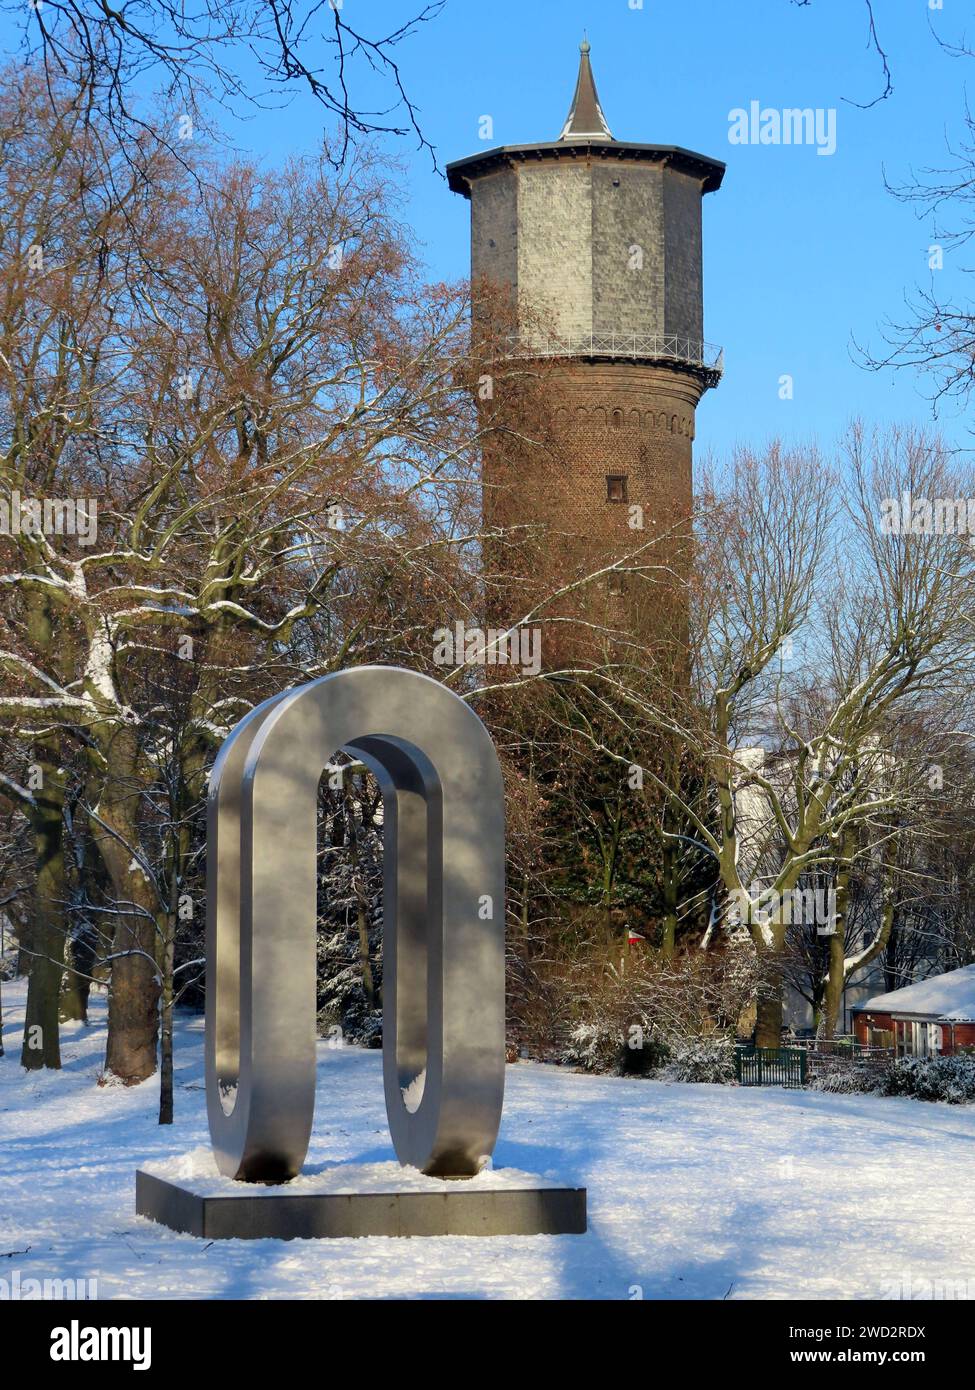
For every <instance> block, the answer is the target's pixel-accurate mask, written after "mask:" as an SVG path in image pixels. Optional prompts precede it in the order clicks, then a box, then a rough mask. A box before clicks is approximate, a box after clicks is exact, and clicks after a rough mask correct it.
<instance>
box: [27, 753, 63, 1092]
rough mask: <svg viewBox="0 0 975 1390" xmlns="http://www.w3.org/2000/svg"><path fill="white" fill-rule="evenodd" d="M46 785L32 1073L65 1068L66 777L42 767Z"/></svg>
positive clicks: (42, 791) (37, 807)
mask: <svg viewBox="0 0 975 1390" xmlns="http://www.w3.org/2000/svg"><path fill="white" fill-rule="evenodd" d="M39 766H40V768H41V775H42V779H43V780H42V785H41V786H40V787H39V788H37V789H36V791H35V792H34V801H35V804H34V807H33V809H32V811H31V822H32V825H33V831H34V849H35V857H36V864H37V881H36V884H35V890H34V920H33V922H32V923H31V928H30V951H31V955H30V976H29V980H28V985H27V1010H26V1014H25V1017H24V1041H23V1047H22V1048H21V1053H20V1062H21V1066H23V1067H26V1068H27V1070H28V1071H37V1070H40V1068H42V1067H52V1068H58V1067H60V1065H61V1039H60V1031H59V1028H58V1001H59V996H60V993H61V976H62V974H63V973H64V967H63V961H64V938H65V916H64V903H65V895H66V892H67V879H66V875H65V866H64V819H63V812H64V774H63V772H62V771H61V769H60V768H59V767H58V766H57V764H56V763H50V762H48V760H47V759H46V758H45V759H44V760H43V761H42V762H39Z"/></svg>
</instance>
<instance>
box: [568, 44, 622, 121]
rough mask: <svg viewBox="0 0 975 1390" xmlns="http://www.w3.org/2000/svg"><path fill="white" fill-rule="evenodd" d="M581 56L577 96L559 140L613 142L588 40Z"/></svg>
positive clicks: (583, 46)
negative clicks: (601, 103) (594, 73)
mask: <svg viewBox="0 0 975 1390" xmlns="http://www.w3.org/2000/svg"><path fill="white" fill-rule="evenodd" d="M579 54H580V57H579V76H578V77H577V78H576V91H575V96H574V97H573V98H572V105H571V106H570V107H569V114H568V116H567V117H566V119H565V125H564V126H563V127H562V134H561V135H560V136H559V139H560V140H578V139H580V138H582V139H586V140H612V138H613V132H612V131H611V130H610V128H609V123H608V122H607V120H606V117H605V116H604V115H603V108H602V107H601V106H600V104H599V97H598V96H597V95H596V82H595V79H594V78H593V75H592V67H591V66H590V63H589V41H588V39H583V41H582V43H581V44H580V45H579Z"/></svg>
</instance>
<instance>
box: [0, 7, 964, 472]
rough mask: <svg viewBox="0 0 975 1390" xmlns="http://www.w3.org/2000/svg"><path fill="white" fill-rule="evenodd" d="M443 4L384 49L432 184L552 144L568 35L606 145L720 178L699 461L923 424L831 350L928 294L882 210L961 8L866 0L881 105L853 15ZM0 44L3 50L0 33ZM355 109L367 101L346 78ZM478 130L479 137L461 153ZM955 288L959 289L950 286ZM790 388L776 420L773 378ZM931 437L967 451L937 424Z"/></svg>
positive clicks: (959, 428)
mask: <svg viewBox="0 0 975 1390" xmlns="http://www.w3.org/2000/svg"><path fill="white" fill-rule="evenodd" d="M636 3H637V0H447V4H446V6H445V7H444V9H443V11H442V13H441V14H440V15H439V17H437V18H436V19H435V20H434V21H433V22H431V23H430V24H428V25H424V26H423V27H422V28H421V30H420V31H419V33H418V34H417V35H416V37H414V38H412V39H411V40H409V41H408V42H406V43H405V44H404V45H402V47H401V48H400V50H399V59H400V62H401V66H402V71H403V77H404V82H405V85H406V87H407V89H408V91H409V92H410V94H411V96H412V97H413V99H414V101H415V103H416V104H417V106H418V107H419V108H420V119H421V122H422V125H423V129H424V133H425V134H426V136H427V138H428V139H429V140H430V141H431V142H432V143H433V144H434V145H435V147H436V149H437V154H438V158H439V160H440V162H441V164H442V165H443V164H445V163H446V162H448V161H449V160H451V159H456V158H459V157H461V156H463V155H467V154H472V153H476V152H477V151H479V150H483V149H485V148H488V147H490V145H491V144H515V143H520V142H528V141H533V140H551V139H554V138H556V137H557V135H558V133H559V130H560V128H561V124H562V121H563V119H564V117H565V114H566V111H567V109H568V106H569V102H570V99H571V96H572V90H573V86H574V83H575V75H576V67H577V63H578V44H579V40H580V38H581V36H582V33H583V30H584V29H585V30H587V31H588V35H589V39H590V41H591V43H592V62H593V69H594V72H595V76H596V81H597V85H598V88H599V93H600V97H601V100H602V104H603V108H604V110H605V112H606V115H607V118H608V120H609V123H610V125H611V127H612V130H613V133H614V135H616V136H617V138H620V139H627V140H635V141H648V142H653V143H661V144H677V145H684V146H687V147H689V148H691V149H695V150H700V151H701V152H703V153H705V154H708V155H711V156H713V157H715V158H718V159H722V160H724V161H725V162H726V163H727V165H728V172H727V174H726V176H725V183H724V186H723V188H722V189H721V190H720V191H719V192H718V193H716V194H711V195H709V196H708V197H707V198H706V200H705V334H706V337H707V338H708V339H709V340H710V341H712V342H715V343H720V344H721V345H723V346H724V348H725V353H726V375H725V378H724V380H723V382H722V383H721V385H720V387H719V388H718V389H717V391H714V392H710V393H708V395H707V397H706V398H705V400H704V402H703V403H702V405H701V407H700V409H699V411H698V449H699V450H700V449H702V448H703V449H713V450H714V451H715V452H716V453H718V454H719V455H720V454H724V453H726V451H727V450H728V449H730V448H731V447H732V446H733V445H734V444H735V443H736V442H739V441H740V442H751V443H759V442H761V441H762V440H764V439H766V438H768V437H769V436H772V435H780V436H782V437H784V438H787V439H789V440H797V441H799V440H810V441H811V440H817V441H818V442H819V443H820V444H821V445H823V446H826V447H829V446H830V445H831V444H832V443H833V442H834V441H835V439H836V438H837V436H838V435H839V434H840V433H841V432H842V430H843V428H844V426H845V424H846V422H847V421H848V420H849V419H850V418H852V417H853V416H855V415H859V416H861V417H862V418H864V419H865V420H866V421H868V422H872V421H877V422H887V421H893V420H898V421H915V422H928V421H930V419H931V408H930V404H929V402H928V400H927V397H926V391H927V390H928V389H929V388H928V387H927V386H926V384H925V382H924V381H922V380H920V379H919V378H918V377H916V376H915V375H913V374H911V373H908V372H902V373H899V374H897V375H894V374H892V373H889V372H887V373H883V374H877V373H873V372H869V371H866V370H864V369H863V368H862V367H860V366H858V365H857V364H856V362H855V361H854V360H853V354H852V340H853V339H856V340H858V341H859V342H862V343H867V344H872V345H874V346H878V347H879V346H880V342H881V339H880V332H881V327H882V324H883V321H884V319H885V318H887V317H889V316H892V317H894V318H897V317H898V316H901V317H903V315H904V297H905V295H909V294H910V293H911V291H912V290H913V289H914V288H916V287H919V286H923V287H929V288H930V287H931V285H932V283H933V281H932V272H931V271H930V270H929V269H928V247H929V245H930V244H931V241H932V239H933V238H932V235H931V232H930V229H929V227H928V225H927V224H926V222H924V221H919V220H918V218H917V216H916V215H915V212H914V210H913V209H912V208H910V207H907V206H904V205H901V204H899V203H897V202H896V201H895V200H894V199H893V198H892V197H891V196H890V194H888V193H887V192H886V191H885V188H884V181H883V179H884V171H885V170H886V172H887V175H888V177H889V178H890V179H891V180H892V181H894V182H897V181H899V180H901V179H904V178H906V177H908V176H909V174H910V171H911V169H912V167H913V168H915V169H922V168H925V167H930V166H933V165H934V166H937V165H942V166H943V165H945V164H946V163H947V162H948V156H947V151H946V143H945V142H946V138H947V137H950V136H955V137H957V136H959V135H960V134H961V130H962V119H963V115H964V107H965V83H966V80H967V79H968V78H969V75H970V74H971V75H972V77H975V61H973V60H968V61H967V62H966V60H964V59H953V58H951V57H949V56H948V55H946V54H945V53H944V52H943V51H942V50H941V49H940V48H939V46H938V45H937V43H936V42H935V40H934V38H933V37H932V35H931V33H930V31H929V27H928V25H929V20H930V21H931V22H932V23H933V24H934V26H935V27H936V29H937V30H938V32H939V33H941V34H942V35H944V36H945V37H946V38H950V39H957V38H958V37H959V36H960V34H961V33H962V32H963V31H964V29H965V28H966V26H969V27H971V28H972V31H973V33H975V24H973V21H975V5H973V4H971V3H961V0H944V9H943V10H940V11H938V10H934V11H932V10H930V9H929V5H928V0H874V10H875V13H876V18H877V27H878V32H879V35H880V39H881V41H882V43H883V46H884V48H885V49H886V51H887V53H888V55H889V60H890V65H891V70H892V76H893V84H894V90H893V94H892V95H891V96H890V97H889V98H888V99H887V100H885V101H882V102H880V103H879V104H877V105H875V106H874V107H873V108H872V109H870V110H858V109H857V108H856V107H855V106H853V105H851V104H849V102H848V101H844V98H850V99H852V100H854V101H861V102H867V101H870V100H872V99H873V98H874V97H875V96H877V95H878V94H879V93H880V92H881V91H882V89H883V76H882V70H881V64H880V60H879V58H878V56H877V54H876V53H875V52H874V51H872V50H871V49H870V48H869V46H868V31H867V11H866V6H865V4H864V3H862V0H812V3H811V4H809V5H808V6H805V7H798V6H796V5H795V4H792V3H790V0H747V3H744V0H742V2H741V3H731V2H730V0H643V4H642V8H641V7H638V8H632V6H633V5H636ZM418 7H419V6H418V4H417V0H344V14H345V16H346V17H347V19H348V20H349V22H350V23H351V22H355V23H361V25H362V27H363V28H364V29H366V30H367V31H368V32H370V33H371V34H372V33H375V32H376V31H378V30H379V29H381V28H383V27H384V26H388V27H390V28H392V27H395V26H396V25H397V24H398V23H400V22H402V20H403V18H404V17H405V16H406V15H407V13H409V12H412V10H413V9H414V8H418ZM4 23H5V24H6V25H7V26H8V27H7V28H6V31H5V32H3V31H0V38H2V40H3V46H4V47H6V48H8V49H9V48H11V47H12V45H13V34H12V31H11V29H10V28H9V23H10V21H9V20H5V21H4ZM360 84H361V85H360V87H359V89H358V90H359V92H360V101H362V100H363V97H365V99H366V100H368V99H369V98H370V97H371V96H372V95H373V94H374V95H375V101H376V104H379V103H380V102H381V100H382V99H383V97H384V94H385V89H380V88H379V87H378V86H377V85H376V84H375V82H374V80H373V79H372V78H371V77H370V76H369V75H368V74H365V75H363V74H360ZM753 100H754V101H759V102H760V103H761V104H762V106H763V107H778V108H782V107H806V106H811V107H814V108H817V107H822V108H835V109H836V123H837V124H836V131H837V149H836V152H835V154H833V155H831V156H827V157H824V156H821V155H818V154H817V152H816V149H815V147H810V146H772V145H754V146H751V145H749V146H739V145H733V144H731V143H729V138H728V136H729V112H730V111H731V110H732V109H733V108H737V107H746V108H747V107H748V106H749V103H750V102H751V101H753ZM484 115H490V116H491V117H492V118H493V122H494V135H493V139H492V140H491V141H488V142H484V141H482V140H480V139H479V120H480V118H481V117H482V116H484ZM321 129H322V117H321V112H320V110H319V109H318V108H317V107H316V106H315V105H314V104H313V103H312V101H311V100H310V99H309V98H306V97H304V96H299V97H298V98H297V99H295V100H294V101H293V102H292V104H291V105H290V107H289V108H288V109H287V110H286V111H277V112H273V111H272V112H269V111H263V112H260V113H259V114H256V115H252V116H251V118H250V119H248V120H247V121H245V122H241V123H239V124H238V125H236V126H233V127H231V128H230V129H229V131H228V133H229V134H230V135H231V138H232V139H233V141H234V143H235V144H237V145H238V147H240V148H241V149H245V150H249V151H252V152H254V153H256V154H258V155H260V156H262V157H264V158H267V159H269V160H277V159H280V158H282V157H284V156H285V155H287V154H288V153H290V152H301V151H307V150H311V149H313V148H315V146H316V145H317V143H318V141H319V139H320V135H321ZM389 143H390V145H391V147H395V148H396V149H397V151H398V152H399V153H400V154H401V156H402V157H403V160H404V164H405V169H406V174H407V179H408V187H409V194H408V202H407V208H406V215H407V218H408V220H409V221H410V222H411V223H412V225H413V226H414V228H415V230H416V233H417V236H418V239H419V241H420V243H421V245H422V251H423V255H424V257H425V259H426V262H427V264H428V266H429V270H430V274H431V277H432V278H435V279H453V278H459V277H463V276H465V275H466V273H467V269H468V205H467V203H466V202H465V201H464V200H463V199H462V198H459V197H457V196H456V195H454V194H451V193H450V192H449V191H448V189H447V186H446V183H445V181H444V180H443V178H442V176H441V175H440V174H438V173H436V172H434V171H433V169H432V168H431V161H430V156H429V154H428V153H427V152H425V151H417V150H416V149H415V148H414V145H415V142H411V141H410V140H408V139H404V140H393V141H390V142H389ZM969 263H973V264H975V247H973V248H972V249H971V251H970V253H966V250H965V248H961V249H959V250H958V251H955V252H948V253H946V265H945V268H944V269H943V270H942V271H940V272H935V274H936V275H937V277H938V279H937V286H938V287H939V289H940V288H941V287H943V288H944V291H945V292H948V291H949V290H950V286H951V285H952V284H954V285H956V286H957V285H958V284H959V277H960V276H961V274H962V267H963V266H964V265H966V264H969ZM961 288H962V290H964V289H965V285H964V283H962V286H961ZM784 374H789V375H791V376H792V377H793V381H794V388H793V389H794V397H793V399H792V400H781V399H780V398H779V380H780V377H781V376H783V375H784ZM940 425H941V428H942V430H943V431H944V433H945V434H946V436H947V437H948V439H949V440H950V441H951V442H952V443H955V444H958V445H961V446H965V445H967V444H968V443H969V442H970V441H969V435H968V427H967V423H966V420H965V418H964V416H962V415H960V414H959V413H958V412H957V410H956V409H953V408H950V409H948V410H947V411H946V412H943V413H942V417H941V420H940Z"/></svg>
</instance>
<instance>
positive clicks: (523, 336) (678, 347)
mask: <svg viewBox="0 0 975 1390" xmlns="http://www.w3.org/2000/svg"><path fill="white" fill-rule="evenodd" d="M508 350H509V352H510V353H511V355H512V356H513V357H634V358H641V359H643V360H647V361H665V362H678V363H680V364H682V365H684V366H689V367H696V368H698V369H700V370H702V371H705V372H707V373H708V375H709V376H713V377H714V378H715V379H717V378H718V377H720V376H721V374H722V372H723V371H724V349H723V348H720V347H718V346H717V345H716V344H715V343H705V342H702V341H701V340H700V339H697V338H681V337H679V336H678V335H677V334H676V333H580V334H577V335H573V336H571V337H566V338H556V337H552V336H548V335H546V334H542V333H516V334H512V335H511V336H510V337H509V338H508Z"/></svg>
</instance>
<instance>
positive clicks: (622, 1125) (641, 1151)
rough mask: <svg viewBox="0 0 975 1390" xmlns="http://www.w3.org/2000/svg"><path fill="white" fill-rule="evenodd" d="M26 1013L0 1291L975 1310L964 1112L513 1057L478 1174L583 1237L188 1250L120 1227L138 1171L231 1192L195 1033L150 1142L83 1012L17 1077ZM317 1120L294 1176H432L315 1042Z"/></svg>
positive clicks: (149, 1103) (190, 1240)
mask: <svg viewBox="0 0 975 1390" xmlns="http://www.w3.org/2000/svg"><path fill="white" fill-rule="evenodd" d="M24 997H25V989H24V984H23V982H17V983H15V984H14V985H5V986H4V987H3V1003H4V1023H5V1026H4V1041H5V1044H6V1046H7V1055H6V1056H5V1057H4V1058H0V1285H2V1286H3V1287H6V1286H7V1285H6V1284H4V1281H9V1282H10V1283H11V1284H12V1282H13V1277H14V1275H15V1273H16V1275H17V1276H18V1279H19V1280H20V1281H21V1284H22V1283H23V1281H24V1280H26V1279H28V1278H31V1279H36V1280H43V1279H51V1278H61V1279H66V1278H74V1279H81V1278H85V1279H95V1280H97V1293H98V1297H100V1298H103V1299H104V1298H142V1297H151V1298H194V1297H195V1298H200V1297H202V1298H316V1299H317V1298H384V1297H408V1298H409V1297H415V1298H425V1297H432V1298H438V1297H470V1298H518V1299H537V1298H609V1299H613V1298H616V1299H629V1298H634V1297H639V1296H641V1295H642V1296H643V1297H645V1298H694V1299H708V1298H711V1299H723V1298H728V1299H739V1298H747V1299H754V1298H773V1299H775V1298H795V1297H812V1298H861V1299H867V1298H883V1297H897V1298H900V1297H904V1296H907V1297H910V1296H912V1294H913V1296H914V1297H916V1298H918V1297H928V1298H930V1297H932V1296H933V1297H939V1296H940V1297H945V1296H948V1297H958V1296H959V1291H960V1290H961V1291H964V1290H967V1296H968V1297H975V1205H973V1203H972V1201H971V1197H970V1191H969V1189H970V1186H971V1184H970V1181H969V1180H968V1174H969V1173H970V1170H971V1154H972V1152H973V1142H975V1106H947V1105H936V1104H925V1103H923V1102H919V1101H912V1100H908V1099H904V1098H894V1099H885V1098H882V1097H878V1096H860V1095H828V1094H825V1093H821V1092H812V1091H809V1092H806V1091H786V1090H778V1089H773V1088H738V1087H732V1086H706V1085H697V1086H694V1085H681V1084H676V1083H675V1084H671V1085H667V1084H663V1083H658V1082H654V1081H646V1080H642V1079H640V1078H615V1077H598V1076H585V1075H581V1074H576V1073H573V1072H570V1071H567V1070H563V1069H558V1068H554V1067H548V1066H541V1065H535V1064H531V1063H525V1062H518V1063H516V1064H515V1065H513V1066H510V1067H508V1069H507V1077H506V1082H507V1094H506V1100H505V1112H504V1119H503V1122H502V1131H501V1138H500V1140H499V1143H498V1146H497V1149H496V1150H495V1155H494V1167H493V1169H492V1170H490V1171H488V1172H485V1173H484V1174H482V1175H481V1176H479V1177H478V1178H476V1179H472V1181H474V1182H476V1183H480V1184H494V1183H504V1182H506V1181H509V1180H517V1181H521V1180H522V1178H521V1177H518V1178H517V1179H515V1175H514V1174H513V1173H512V1171H511V1170H520V1173H521V1174H522V1175H523V1174H525V1173H531V1174H537V1175H540V1176H541V1177H543V1178H547V1179H548V1180H549V1181H554V1180H559V1181H562V1182H565V1183H582V1184H584V1185H585V1186H587V1187H588V1189H589V1217H590V1229H589V1232H588V1234H586V1235H584V1236H556V1237H551V1236H520V1237H504V1238H497V1239H495V1238H469V1237H460V1236H449V1237H442V1238H441V1237H436V1238H417V1239H413V1240H407V1239H376V1238H373V1239H368V1240H322V1241H273V1240H260V1241H236V1240H232V1241H214V1242H206V1241H201V1240H197V1239H195V1238H194V1237H192V1236H186V1235H177V1234H176V1233H175V1232H173V1231H169V1230H167V1229H166V1228H164V1227H162V1226H157V1225H154V1224H153V1223H152V1222H150V1221H147V1220H145V1219H144V1218H141V1217H137V1216H135V1214H134V1200H135V1170H136V1168H139V1167H147V1166H151V1167H153V1168H154V1170H155V1171H157V1172H159V1173H160V1174H161V1175H163V1174H166V1173H171V1174H175V1173H178V1172H179V1171H181V1168H182V1170H183V1171H186V1172H188V1173H191V1174H195V1175H196V1176H197V1177H199V1178H200V1179H201V1180H208V1181H212V1182H214V1183H216V1184H220V1183H224V1182H226V1181H227V1180H225V1179H221V1178H218V1177H216V1176H215V1175H214V1173H213V1169H212V1164H211V1161H210V1159H209V1157H208V1154H207V1148H208V1139H207V1130H206V1113H205V1104H204V1091H203V1020H202V1018H200V1017H196V1016H191V1015H182V1016H180V1017H179V1018H178V1021H177V1037H176V1123H175V1124H174V1125H171V1126H159V1125H158V1124H157V1123H156V1106H157V1100H158V1092H157V1083H156V1081H155V1080H153V1081H150V1082H147V1083H146V1084H144V1085H143V1086H138V1087H129V1088H125V1087H117V1086H116V1087H99V1086H97V1085H96V1081H97V1078H98V1075H99V1073H100V1070H101V1065H102V1057H103V1049H104V1041H105V1039H104V999H103V997H102V996H101V995H98V996H96V997H95V998H94V1000H93V1018H94V1024H93V1026H92V1027H90V1028H87V1029H86V1028H84V1027H83V1026H81V1025H80V1024H67V1025H65V1027H64V1036H63V1044H62V1055H63V1060H64V1068H63V1070H62V1071H61V1072H31V1073H27V1072H24V1071H23V1070H22V1069H21V1067H20V1065H19V1047H20V1033H21V1025H22V1021H23V1004H24ZM318 1104H319V1109H318V1115H317V1119H316V1128H315V1134H314V1136H313V1139H312V1146H311V1149H310V1152H309V1158H308V1163H307V1165H306V1173H305V1176H303V1178H302V1179H301V1181H302V1182H303V1183H308V1184H309V1185H314V1184H316V1183H322V1184H329V1183H333V1182H334V1183H337V1184H339V1183H344V1182H346V1181H349V1182H353V1181H354V1182H355V1184H356V1186H359V1184H360V1181H361V1182H363V1183H366V1182H369V1183H374V1182H382V1183H385V1182H387V1181H389V1180H391V1175H393V1174H394V1172H397V1173H399V1177H398V1179H397V1181H399V1182H405V1183H417V1184H426V1183H430V1182H433V1181H435V1180H433V1179H428V1178H424V1177H422V1176H421V1175H419V1174H413V1173H411V1172H407V1171H402V1170H399V1168H398V1165H395V1168H394V1166H393V1165H394V1154H393V1151H392V1147H391V1144H390V1139H389V1133H388V1130H387V1128H386V1119H385V1106H384V1102H383V1087H382V1058H381V1054H380V1053H379V1052H378V1051H372V1050H360V1049H356V1048H350V1047H335V1046H330V1045H329V1044H328V1042H325V1041H323V1042H322V1044H321V1046H320V1049H319V1094H318ZM201 1151H202V1152H201ZM160 1165H161V1166H160ZM208 1165H209V1173H210V1177H209V1179H206V1178H205V1174H206V1171H207V1167H208ZM353 1168H355V1169H356V1170H358V1171H357V1172H355V1174H353ZM387 1175H390V1176H387ZM264 1190H265V1191H266V1189H264ZM335 1190H337V1189H335ZM3 1287H0V1297H2V1296H3ZM939 1291H940V1292H939ZM945 1291H947V1292H945Z"/></svg>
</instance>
